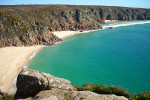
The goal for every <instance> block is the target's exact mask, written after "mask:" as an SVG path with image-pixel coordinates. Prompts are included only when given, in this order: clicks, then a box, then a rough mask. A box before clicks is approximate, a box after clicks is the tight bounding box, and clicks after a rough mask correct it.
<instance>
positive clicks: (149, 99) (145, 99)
mask: <svg viewBox="0 0 150 100" xmlns="http://www.w3.org/2000/svg"><path fill="white" fill-rule="evenodd" d="M135 99H136V100H150V92H143V93H140V94H137V95H135Z"/></svg>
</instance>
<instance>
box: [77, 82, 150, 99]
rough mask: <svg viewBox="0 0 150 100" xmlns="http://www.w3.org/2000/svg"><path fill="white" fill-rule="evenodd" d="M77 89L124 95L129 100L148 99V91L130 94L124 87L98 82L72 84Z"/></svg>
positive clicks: (149, 96) (149, 93) (149, 97)
mask: <svg viewBox="0 0 150 100" xmlns="http://www.w3.org/2000/svg"><path fill="white" fill-rule="evenodd" d="M74 87H75V88H76V89H77V90H78V91H85V90H88V91H92V92H95V93H98V94H115V95H117V96H124V97H126V98H129V99H130V100H150V91H149V92H143V93H140V94H135V95H133V94H130V93H129V92H128V91H127V90H126V89H123V88H121V87H116V86H107V85H99V84H85V85H83V86H74Z"/></svg>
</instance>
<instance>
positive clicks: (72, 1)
mask: <svg viewBox="0 0 150 100" xmlns="http://www.w3.org/2000/svg"><path fill="white" fill-rule="evenodd" d="M23 4H24V5H26V4H69V5H105V6H124V7H134V8H150V0H0V5H23Z"/></svg>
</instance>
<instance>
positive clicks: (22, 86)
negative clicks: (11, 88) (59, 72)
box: [16, 70, 74, 97]
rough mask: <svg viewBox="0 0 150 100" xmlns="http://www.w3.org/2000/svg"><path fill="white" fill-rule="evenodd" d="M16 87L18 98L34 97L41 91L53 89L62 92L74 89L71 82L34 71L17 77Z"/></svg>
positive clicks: (27, 71) (21, 73)
mask: <svg viewBox="0 0 150 100" xmlns="http://www.w3.org/2000/svg"><path fill="white" fill-rule="evenodd" d="M16 86H17V92H16V96H22V97H30V96H32V97H33V96H35V95H36V94H37V93H39V92H40V91H42V90H47V89H50V88H51V87H52V88H58V89H62V90H73V89H74V88H73V86H72V85H71V83H70V81H69V80H66V79H62V78H57V77H54V76H52V75H50V74H46V73H41V72H38V71H34V70H26V71H22V72H20V74H19V75H18V77H17V84H16Z"/></svg>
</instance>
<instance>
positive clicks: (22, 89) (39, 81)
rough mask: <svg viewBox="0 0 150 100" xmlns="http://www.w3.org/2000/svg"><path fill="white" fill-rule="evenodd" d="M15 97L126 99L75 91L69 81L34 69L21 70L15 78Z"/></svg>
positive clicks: (125, 99)
mask: <svg viewBox="0 0 150 100" xmlns="http://www.w3.org/2000/svg"><path fill="white" fill-rule="evenodd" d="M16 85H17V92H16V97H23V98H26V99H25V100H30V98H28V97H32V98H33V99H35V100H65V99H66V98H69V99H70V100H128V99H127V98H125V97H123V96H116V95H113V94H96V93H94V92H91V91H77V90H76V89H75V88H74V87H73V86H72V85H71V83H70V81H68V80H65V79H62V78H57V77H54V76H52V75H50V74H46V73H41V72H38V71H34V70H27V71H22V72H21V73H20V74H19V75H18V78H17V84H16Z"/></svg>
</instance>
